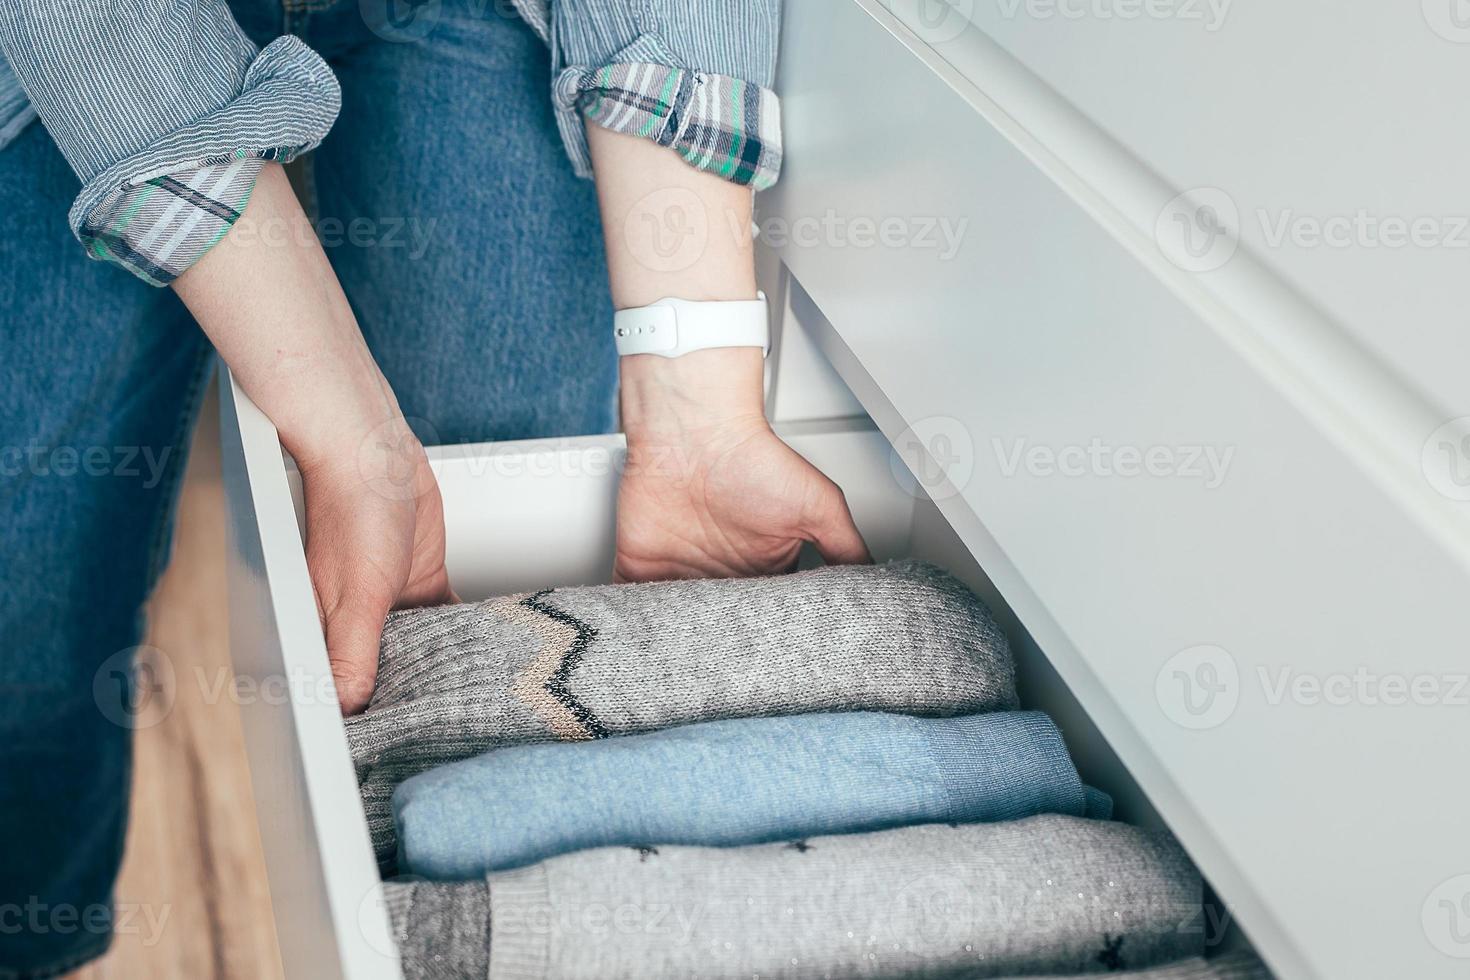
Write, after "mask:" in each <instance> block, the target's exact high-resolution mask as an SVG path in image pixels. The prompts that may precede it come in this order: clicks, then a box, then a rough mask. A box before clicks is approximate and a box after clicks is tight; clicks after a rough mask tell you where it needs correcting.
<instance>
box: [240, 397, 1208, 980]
mask: <svg viewBox="0 0 1470 980" xmlns="http://www.w3.org/2000/svg"><path fill="white" fill-rule="evenodd" d="M221 397H222V401H223V406H222V413H221V420H222V421H221V424H222V427H223V432H224V440H223V441H224V456H225V476H226V489H227V494H228V497H229V510H230V544H231V547H230V553H231V567H230V630H231V645H232V649H233V656H234V663H235V669H236V671H237V673H238V674H239V675H240V676H241V677H242V678H244V679H246V682H247V683H249V682H254V683H258V684H260V685H261V687H260V689H261V690H262V691H264V690H281V689H283V682H284V690H286V691H289V692H290V697H288V698H279V697H278V698H264V697H262V698H258V699H254V700H253V702H252V703H250V704H247V705H246V706H244V709H243V715H244V724H245V735H246V744H247V749H248V753H249V759H250V767H251V777H252V780H253V783H254V790H255V800H256V806H257V810H258V812H259V817H260V828H261V836H262V843H263V845H264V852H265V858H266V863H267V870H268V873H269V877H270V886H271V897H272V901H273V903H274V907H275V915H276V926H277V933H278V935H279V937H280V944H281V956H282V961H283V963H284V964H285V967H286V973H287V975H288V976H289V977H291V978H293V980H295V978H310V980H329V978H351V980H380V978H394V977H398V976H399V975H400V974H399V970H398V965H397V962H396V954H395V951H394V948H393V943H392V940H391V939H390V932H389V926H388V922H387V917H386V913H385V911H384V909H383V907H382V904H381V896H380V891H379V886H378V871H377V867H376V864H375V862H374V860H373V855H372V851H371V848H370V846H369V842H368V834H367V827H366V823H365V820H364V817H363V813H362V809H361V806H360V804H359V801H358V794H357V786H356V783H355V780H354V775H353V769H352V764H351V760H350V757H349V753H348V748H347V742H346V737H345V734H344V730H343V726H342V722H341V719H340V716H339V714H338V708H337V704H336V701H335V697H334V695H333V693H332V687H331V681H330V672H329V670H328V666H327V656H326V648H325V645H324V643H323V639H322V634H321V630H320V628H319V626H318V623H317V618H316V609H315V605H314V602H313V598H312V592H311V586H310V582H309V579H308V577H307V569H306V560H305V554H304V552H303V548H302V539H301V535H300V531H299V524H298V517H299V506H298V504H299V482H298V480H297V478H296V475H295V472H294V470H293V468H292V467H291V465H290V463H289V461H288V460H287V459H285V458H284V457H283V454H282V452H281V448H280V445H279V442H278V440H277V438H276V433H275V429H274V427H273V426H272V425H271V424H270V422H269V421H268V420H267V419H266V418H265V417H264V415H263V414H262V413H261V412H260V411H259V409H257V408H256V407H255V406H254V404H253V403H251V402H250V400H249V399H248V397H246V396H245V395H244V393H243V392H242V391H241V390H240V389H239V388H238V386H236V385H235V384H234V382H233V379H232V378H230V377H229V376H228V375H225V377H224V381H223V383H222V385H221ZM780 431H781V434H782V436H783V438H785V439H786V440H787V441H788V442H789V443H790V444H791V445H792V446H794V447H795V448H796V449H797V450H798V451H800V452H801V453H802V454H803V455H805V456H806V457H807V458H808V459H810V460H812V462H814V463H815V464H817V465H818V466H820V467H821V468H822V469H823V470H825V471H826V472H827V473H828V474H830V475H831V476H832V477H833V479H834V480H836V481H837V482H838V483H839V484H840V485H841V486H842V487H843V489H844V491H845V492H846V494H847V497H848V501H849V504H850V506H851V507H852V510H853V514H854V516H855V518H856V520H857V522H858V524H859V526H860V527H861V529H862V531H863V533H864V535H865V537H866V538H867V540H868V542H869V545H870V547H871V548H872V550H873V552H874V555H875V557H876V558H878V559H879V560H882V559H885V558H893V557H901V556H914V557H922V558H927V559H930V560H932V561H935V562H937V563H939V564H942V565H945V566H947V567H949V568H950V569H951V570H952V571H954V572H955V573H956V574H957V575H958V576H959V577H961V578H962V579H964V580H966V581H967V582H968V583H969V584H970V585H971V586H972V587H973V588H975V589H976V591H977V592H978V593H979V594H980V595H982V597H984V598H985V599H986V601H987V602H988V603H989V604H990V605H991V606H992V608H993V609H994V610H995V612H996V613H997V616H998V618H1000V620H1001V621H1002V623H1004V624H1005V625H1006V627H1007V630H1008V632H1009V633H1010V634H1011V638H1012V642H1013V645H1014V647H1015V650H1016V653H1017V657H1018V661H1019V668H1020V684H1021V689H1022V697H1023V701H1025V702H1026V704H1027V706H1028V707H1035V708H1040V709H1042V710H1045V711H1047V712H1049V713H1050V714H1051V715H1052V716H1053V717H1054V718H1055V719H1056V720H1057V722H1058V723H1059V725H1060V726H1061V727H1062V729H1063V731H1064V733H1065V735H1066V737H1067V740H1068V742H1069V744H1070V746H1071V748H1072V750H1073V754H1074V756H1075V758H1076V759H1077V762H1078V767H1079V769H1081V771H1082V773H1083V776H1084V778H1085V779H1086V780H1087V781H1088V782H1090V783H1092V784H1093V785H1096V786H1098V787H1100V788H1102V789H1104V790H1106V791H1107V792H1109V793H1111V794H1112V795H1113V796H1114V799H1115V801H1116V804H1117V810H1118V816H1119V817H1120V818H1121V819H1127V820H1130V821H1132V822H1143V823H1150V822H1152V821H1154V820H1155V819H1156V817H1155V816H1154V814H1153V811H1152V809H1151V808H1150V807H1149V806H1148V804H1147V803H1146V801H1145V800H1144V799H1143V797H1142V796H1141V795H1140V794H1139V792H1138V790H1137V788H1136V787H1135V786H1134V784H1133V782H1132V781H1131V780H1130V779H1129V777H1128V775H1127V774H1126V772H1125V771H1124V770H1123V769H1122V767H1121V766H1120V765H1119V764H1118V762H1117V760H1116V758H1115V757H1114V756H1113V755H1112V753H1111V752H1110V751H1109V750H1108V748H1107V747H1106V744H1105V743H1104V741H1103V739H1102V738H1101V736H1100V735H1099V734H1098V733H1097V731H1096V730H1095V728H1094V727H1093V726H1092V724H1091V723H1090V722H1089V720H1088V719H1087V717H1086V715H1085V714H1084V713H1083V712H1082V711H1081V710H1080V708H1079V707H1078V705H1077V703H1076V701H1075V700H1073V699H1072V697H1071V696H1070V695H1069V694H1068V692H1067V690H1066V688H1065V687H1064V686H1062V685H1061V684H1060V682H1059V681H1058V679H1057V677H1056V675H1055V674H1054V673H1053V672H1052V671H1051V669H1050V667H1049V666H1048V665H1047V664H1046V662H1045V660H1044V659H1043V658H1042V657H1041V656H1040V655H1039V653H1038V652H1037V650H1036V648H1035V646H1034V644H1032V643H1031V642H1030V641H1029V639H1028V638H1027V637H1026V635H1025V634H1024V632H1022V631H1021V630H1020V629H1019V627H1018V625H1017V624H1016V622H1015V620H1014V619H1013V618H1012V617H1010V616H1009V615H1008V613H1007V612H1006V610H1005V607H1004V605H1003V604H1002V603H1001V602H1000V600H999V598H998V597H997V596H996V594H995V592H994V590H993V589H992V588H991V587H990V583H989V582H988V581H986V580H985V578H984V576H983V575H982V574H981V572H980V570H979V568H978V567H977V566H976V565H975V564H974V562H973V560H972V559H971V557H970V555H969V553H968V551H967V550H966V549H965V548H964V547H963V546H961V544H960V543H959V541H958V539H957V538H956V537H955V535H954V534H953V532H951V530H950V529H949V526H948V524H947V523H946V522H945V521H944V519H943V518H942V517H941V516H940V514H939V512H938V510H937V509H936V508H935V506H934V505H933V503H931V502H930V501H929V499H928V498H927V496H926V494H925V492H924V489H923V486H922V484H921V483H919V482H917V481H916V480H914V479H913V478H912V477H911V475H910V473H909V471H908V470H907V469H906V468H905V466H904V464H902V463H900V462H899V460H898V458H897V456H895V454H894V453H893V451H892V449H891V446H890V443H889V442H888V440H887V439H886V438H885V437H884V436H883V435H882V434H881V433H879V432H878V431H877V430H876V429H874V428H873V427H872V426H871V424H870V423H868V422H867V421H866V420H865V419H861V418H858V419H848V420H834V421H812V422H799V423H788V424H785V425H783V426H781V427H780ZM622 453H623V442H622V437H621V436H595V437H587V438H576V439H565V440H548V441H537V442H524V443H506V444H489V445H483V446H467V447H452V448H442V447H441V448H434V449H431V450H430V458H431V461H432V463H433V466H434V469H435V472H436V473H437V475H438V478H439V482H440V486H441V488H442V492H443V496H444V503H445V516H446V522H447V528H448V540H449V556H448V564H449V571H450V576H451V578H452V580H453V582H454V584H455V587H456V589H457V590H458V591H459V592H460V593H461V594H462V595H463V597H464V598H465V599H466V600H475V599H482V598H485V597H488V596H492V595H500V594H506V593H511V592H518V591H525V590H532V589H537V588H544V587H549V586H566V585H576V584H585V583H594V582H603V581H606V580H607V579H608V578H609V577H610V573H611V561H612V552H613V530H614V523H613V522H614V513H615V508H614V505H615V497H616V490H617V479H618V468H619V464H620V462H621V457H622ZM1212 938H1216V939H1218V938H1219V937H1212Z"/></svg>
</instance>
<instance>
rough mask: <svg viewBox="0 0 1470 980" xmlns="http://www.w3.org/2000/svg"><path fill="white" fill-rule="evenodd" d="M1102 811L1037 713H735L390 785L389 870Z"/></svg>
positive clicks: (507, 864) (475, 763) (463, 871)
mask: <svg viewBox="0 0 1470 980" xmlns="http://www.w3.org/2000/svg"><path fill="white" fill-rule="evenodd" d="M1094 808H1095V809H1097V810H1102V811H1103V812H1100V813H1099V812H1095V811H1094ZM1109 808H1110V801H1107V797H1106V796H1105V795H1103V794H1100V793H1096V794H1090V793H1088V792H1087V790H1086V788H1085V787H1084V786H1083V785H1082V781H1081V779H1080V778H1079V777H1078V775H1077V770H1076V769H1075V768H1074V767H1073V766H1072V760H1071V759H1070V758H1069V757H1068V755H1067V750H1066V747H1065V746H1064V745H1063V744H1062V738H1061V733H1060V732H1058V731H1057V728H1056V726H1055V725H1053V724H1052V722H1051V720H1050V719H1049V718H1047V717H1046V716H1045V715H1043V714H1040V713H1037V712H1006V713H1003V714H989V715H969V716H966V717H964V718H935V719H925V718H913V717H910V716H907V715H891V714H878V713H876V712H852V713H848V714H816V715H799V716H796V717H792V718H745V719H736V720H732V721H714V722H706V723H704V724H701V725H686V726H684V727H682V728H672V729H668V730H666V731H661V732H652V733H650V734H646V735H630V736H626V737H622V738H612V739H605V740H602V741H597V742H584V743H580V744H573V745H523V746H516V747H514V748H508V749H500V750H498V751H495V752H488V753H486V754H485V755H481V756H476V757H475V758H473V759H466V760H464V761H462V762H456V763H453V764H451V765H448V766H444V767H442V768H439V769H435V770H433V771H431V772H426V773H423V774H421V775H418V776H415V777H413V778H412V779H410V780H408V781H407V782H405V783H404V784H403V785H402V786H400V787H399V788H398V792H397V793H395V794H394V796H393V810H394V816H395V818H396V820H397V825H398V840H399V851H398V866H399V868H401V869H402V870H403V871H405V872H408V873H411V874H414V875H419V876H423V877H425V878H430V879H433V880H436V881H463V880H467V879H470V878H475V877H479V876H481V875H483V874H485V873H486V872H489V871H497V870H501V869H505V868H516V867H522V866H525V865H528V864H532V863H534V862H536V861H540V860H543V859H545V858H549V857H554V856H556V855H558V854H565V853H568V852H570V851H577V850H582V849H585V848H591V847H605V846H611V845H625V846H657V845H662V844H687V845H699V846H711V847H729V846H734V845H740V844H759V843H765V842H768V841H778V840H790V839H793V838H798V837H807V836H811V835H814V834H846V833H858V832H861V831H869V830H882V829H887V828H890V827H900V826H904V825H906V824H915V823H930V822H940V821H951V822H959V823H971V822H978V821H994V820H1015V819H1019V818H1022V817H1029V816H1033V815H1035V814H1038V813H1066V814H1072V815H1074V816H1089V815H1091V816H1106V815H1107V812H1106V810H1107V809H1109Z"/></svg>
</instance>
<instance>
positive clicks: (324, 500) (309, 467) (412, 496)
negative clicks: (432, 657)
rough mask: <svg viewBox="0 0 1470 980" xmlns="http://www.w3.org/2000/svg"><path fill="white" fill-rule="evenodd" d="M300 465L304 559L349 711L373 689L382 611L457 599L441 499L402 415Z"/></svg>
mask: <svg viewBox="0 0 1470 980" xmlns="http://www.w3.org/2000/svg"><path fill="white" fill-rule="evenodd" d="M299 465H301V479H302V490H303V492H304V495H305V498H306V566H307V568H308V569H309V570H310V572H311V584H312V591H313V592H314V593H315V595H316V607H317V614H318V615H319V616H320V617H321V622H322V630H323V632H324V633H325V635H326V641H327V657H328V659H329V660H330V662H331V665H332V676H333V678H334V679H335V680H336V684H337V697H338V699H339V700H340V701H341V702H342V709H343V711H345V712H347V713H352V712H356V711H360V710H362V709H363V708H365V707H366V706H367V703H368V699H369V698H371V697H372V693H373V683H374V681H375V680H376V678H377V672H378V643H379V637H380V635H381V633H382V630H383V621H384V620H385V619H386V618H387V615H388V612H389V611H390V610H392V609H397V608H403V607H410V606H433V605H439V604H441V603H445V602H452V601H455V597H454V594H453V593H452V591H451V590H450V588H449V574H448V572H446V571H445V569H444V505H443V502H442V500H441V499H440V496H439V484H438V482H437V481H436V480H435V479H434V474H433V472H432V471H431V470H430V469H429V460H428V457H427V456H425V455H424V450H423V447H422V446H420V445H419V442H418V440H417V439H416V438H414V436H413V434H412V433H411V432H410V431H409V430H408V427H407V425H405V424H404V423H403V420H402V419H401V418H400V419H396V420H392V421H390V422H389V423H387V424H386V425H382V426H378V427H376V429H375V430H373V431H370V432H369V433H367V434H366V435H365V436H364V437H363V439H362V440H361V441H360V442H359V444H358V451H357V454H356V458H355V459H354V458H353V457H352V456H351V455H350V454H348V453H345V452H344V453H342V454H340V455H338V456H332V457H327V458H325V459H322V460H319V461H314V462H310V463H307V464H299Z"/></svg>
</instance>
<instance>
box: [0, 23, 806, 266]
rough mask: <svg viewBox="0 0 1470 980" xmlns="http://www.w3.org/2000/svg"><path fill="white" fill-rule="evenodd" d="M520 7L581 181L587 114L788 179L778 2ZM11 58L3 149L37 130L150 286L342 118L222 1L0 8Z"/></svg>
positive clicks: (324, 83) (329, 96) (82, 201)
mask: <svg viewBox="0 0 1470 980" xmlns="http://www.w3.org/2000/svg"><path fill="white" fill-rule="evenodd" d="M513 2H514V3H515V6H516V9H517V10H518V12H519V13H520V14H521V16H522V18H523V19H524V20H525V21H526V22H527V23H528V24H530V25H531V27H532V28H533V29H534V30H535V31H536V33H537V34H538V35H540V36H541V37H542V39H543V40H545V41H546V42H547V43H548V45H549V46H550V49H551V57H552V60H553V65H554V67H555V72H554V84H553V90H552V93H551V97H552V99H553V101H554V104H555V107H556V111H557V125H558V127H559V129H560V131H561V135H562V138H563V141H564V142H565V144H566V148H567V153H568V155H569V156H570V157H571V160H572V164H573V166H574V168H575V169H576V171H577V173H578V174H580V175H581V176H584V177H590V176H591V172H592V167H591V161H590V157H589V154H588V150H587V142H586V134H585V131H584V129H583V126H584V120H590V121H591V122H593V123H595V124H597V125H600V126H603V127H606V128H608V129H612V130H616V131H618V132H622V133H629V134H632V135H636V136H640V137H643V138H647V139H651V140H653V141H655V142H657V143H658V144H659V145H661V146H667V147H670V148H671V149H673V150H674V151H675V152H677V153H678V154H679V155H680V156H681V157H682V158H683V159H684V160H686V161H688V162H689V163H690V165H692V166H695V167H698V168H700V169H702V170H707V171H709V172H711V173H715V174H718V175H720V176H721V177H724V178H726V179H728V180H731V181H734V182H736V183H739V184H744V185H749V186H751V187H754V188H756V189H761V188H764V187H768V186H770V185H771V184H772V183H774V182H775V180H776V177H777V175H778V174H779V172H780V167H781V134H780V105H779V102H778V100H777V99H776V97H775V95H774V93H773V92H772V91H771V84H772V81H773V76H774V73H775V62H776V44H777V33H778V26H777V25H778V23H779V19H780V0H702V2H698V3H690V2H688V0H554V2H553V0H513ZM368 6H370V5H364V9H365V10H366V9H367V7H368ZM414 9H415V10H417V9H419V8H414ZM369 26H370V27H371V26H373V25H371V24H370V25H369ZM394 29H402V25H395V26H394ZM0 55H3V59H0V150H3V147H4V145H5V144H6V143H7V142H9V141H10V140H11V139H13V138H14V137H15V136H16V135H17V134H18V133H19V132H20V131H21V130H22V129H23V128H24V127H25V126H26V125H28V124H29V123H30V122H31V121H33V120H34V119H36V118H37V117H39V118H40V120H41V122H42V123H44V124H45V126H46V129H47V130H48V131H49V132H50V134H51V136H52V138H53V139H54V140H55V141H56V145H57V146H58V148H60V150H61V152H62V154H63V155H64V156H65V157H66V159H67V161H68V162H69V163H70V164H71V166H72V169H73V170H75V171H76V174H77V176H78V177H79V178H80V179H81V181H82V189H81V193H80V194H79V195H78V196H77V199H76V201H75V203H74V204H73V205H72V208H71V213H70V215H69V220H70V224H71V228H72V231H73V232H74V233H75V234H76V236H77V238H78V240H79V241H80V242H81V243H82V245H83V246H84V247H85V248H86V250H87V253H88V254H89V255H91V256H92V257H94V258H97V259H102V260H106V261H111V262H115V263H117V264H119V265H121V266H123V267H124V268H126V269H128V270H129V271H131V272H133V273H134V274H135V275H137V276H139V277H140V278H142V279H143V280H145V281H147V282H149V283H152V284H154V285H166V284H167V283H170V282H172V281H173V280H174V279H175V278H177V277H178V276H179V275H180V274H182V273H183V272H184V270H186V269H187V268H189V266H191V265H192V264H193V263H194V262H196V261H198V259H199V258H200V257H201V256H203V255H204V254H205V253H206V252H207V251H208V250H209V249H210V248H211V247H212V246H213V245H214V244H215V242H217V241H219V240H220V238H221V237H223V236H224V234H225V233H226V232H227V231H229V229H230V227H231V226H232V225H233V224H234V223H235V221H236V220H237V219H238V218H239V217H240V214H241V213H242V212H243V211H244V208H245V205H246V203H247V202H248V200H249V197H250V192H251V190H252V189H253V188H254V186H255V181H256V178H257V176H258V175H259V173H260V170H261V167H262V166H263V165H264V163H265V161H269V160H276V161H280V162H286V161H289V160H291V159H293V158H295V157H296V156H298V155H300V154H302V153H305V152H307V151H309V150H311V149H313V148H314V147H316V146H317V145H318V144H319V143H320V142H321V141H322V139H323V138H324V137H325V136H326V134H327V132H328V130H329V129H330V128H331V126H332V123H333V121H334V120H335V119H336V116H337V111H338V109H339V107H340V105H341V93H340V92H339V90H338V87H337V80H336V77H335V76H334V75H333V73H332V70H331V69H330V68H329V67H328V66H327V64H326V63H325V62H324V61H323V60H322V59H321V57H320V56H318V55H317V54H316V52H314V51H313V50H311V48H309V47H308V46H307V45H306V44H305V43H304V42H302V41H301V40H300V39H299V38H296V37H293V36H290V35H287V36H284V37H280V38H277V39H276V40H275V41H272V42H271V43H270V44H267V45H266V46H265V47H264V48H259V49H258V48H257V47H256V45H255V44H254V43H253V42H252V41H251V40H250V39H249V38H248V37H246V35H245V34H244V32H243V31H241V30H240V28H239V26H238V25H237V24H236V23H235V20H234V17H233V16H232V15H231V13H230V10H229V7H228V4H227V2H226V0H129V2H128V3H126V4H118V3H117V2H115V0H3V2H0ZM99 66H106V69H107V70H106V71H99V70H98V68H99Z"/></svg>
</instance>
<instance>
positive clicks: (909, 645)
mask: <svg viewBox="0 0 1470 980" xmlns="http://www.w3.org/2000/svg"><path fill="white" fill-rule="evenodd" d="M1016 704H1017V702H1016V690H1015V669H1014V665H1013V663H1012V659H1011V653H1010V648H1009V646H1008V645H1007V643H1006V639H1005V636H1004V634H1002V633H1001V631H1000V629H999V627H998V626H997V625H996V624H995V622H994V620H993V619H992V618H991V616H990V613H989V612H988V611H987V610H986V608H985V607H984V605H982V604H981V603H980V601H979V600H978V599H976V598H975V596H974V595H973V594H972V593H971V592H970V591H969V590H968V589H966V588H965V587H964V586H963V585H962V584H960V583H959V582H958V581H956V580H955V579H954V578H952V577H951V576H949V575H948V574H946V573H945V572H943V571H941V570H939V569H938V568H935V567H934V566H932V565H927V564H923V563H919V562H895V563H891V564H887V565H879V566H845V567H833V568H819V569H815V570H813V571H810V572H801V573H798V574H795V575H787V576H780V577H774V578H760V579H744V580H715V581H690V582H659V583H651V584H645V585H615V586H597V587H590V588H572V589H558V590H554V591H550V592H544V593H536V594H534V595H522V596H510V597H506V598H500V599H492V600H490V601H488V602H482V603H476V604H469V605H458V606H445V607H440V608H435V609H418V610H411V611H406V612H398V613H394V614H393V615H391V616H390V617H389V619H388V623H387V625H386V627H385V628H384V631H383V643H382V652H381V654H380V656H379V666H378V685H377V690H376V691H375V692H374V694H373V698H372V702H371V703H370V704H369V706H368V710H367V711H366V713H364V714H362V715H359V716H357V717H354V718H349V719H348V720H347V735H348V741H349V743H350V745H351V748H352V757H353V760H354V762H355V764H356V766H357V776H358V781H359V784H360V786H361V789H362V800H363V807H364V809H365V810H366V812H367V819H368V827H369V829H370V831H371V833H372V839H373V846H374V849H375V850H376V852H377V854H378V859H379V862H380V863H381V864H382V865H383V868H384V870H385V871H391V869H392V858H393V853H394V846H395V842H394V837H393V818H392V813H391V809H390V800H391V797H392V794H393V789H394V787H396V786H397V785H398V784H399V783H400V782H402V781H403V780H404V779H406V778H408V777H409V776H412V775H414V774H415V773H419V772H423V771H425V770H427V769H431V768H433V767H435V766H439V765H443V764H445V763H448V762H454V761H456V760H459V759H465V758H468V757H470V756H473V755H477V754H479V753H481V752H484V751H486V750H488V749H493V748H498V747H502V746H507V745H516V744H522V743H533V742H553V741H578V740H589V739H600V738H603V737H605V736H607V735H618V734H630V733H636V732H648V731H654V730H657V729H662V728H668V727H670V726H674V725H682V724H688V723H691V722H701V721H712V720H716V719H724V718H743V717H752V716H778V715H793V714H801V713H805V712H820V711H857V710H870V711H891V712H899V713H905V714H912V715H919V716H926V717H945V716H953V715H962V714H971V713H976V712H985V711H1006V710H1011V709H1014V708H1015V707H1016Z"/></svg>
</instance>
